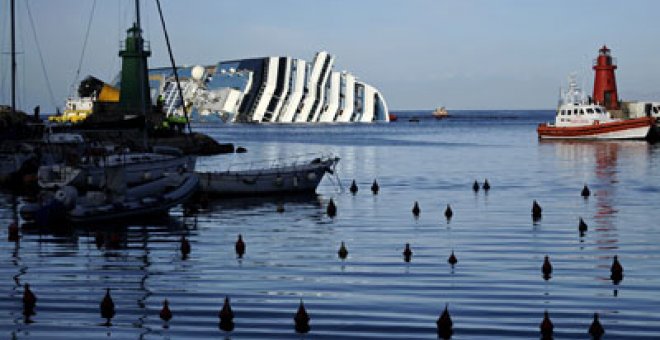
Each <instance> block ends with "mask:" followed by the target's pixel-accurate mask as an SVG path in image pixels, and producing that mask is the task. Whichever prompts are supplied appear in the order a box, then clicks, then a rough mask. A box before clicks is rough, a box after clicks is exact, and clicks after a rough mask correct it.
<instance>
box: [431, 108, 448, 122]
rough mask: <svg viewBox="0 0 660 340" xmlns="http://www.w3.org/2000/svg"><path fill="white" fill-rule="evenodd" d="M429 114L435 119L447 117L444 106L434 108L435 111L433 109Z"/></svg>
mask: <svg viewBox="0 0 660 340" xmlns="http://www.w3.org/2000/svg"><path fill="white" fill-rule="evenodd" d="M431 114H432V115H433V117H435V118H437V119H442V118H446V117H449V112H447V109H445V107H444V106H441V107H438V108H436V109H435V111H433V113H431Z"/></svg>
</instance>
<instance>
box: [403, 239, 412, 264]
mask: <svg viewBox="0 0 660 340" xmlns="http://www.w3.org/2000/svg"><path fill="white" fill-rule="evenodd" d="M412 254H413V252H412V250H410V243H406V249H404V250H403V260H404V261H406V262H410V260H411V259H412Z"/></svg>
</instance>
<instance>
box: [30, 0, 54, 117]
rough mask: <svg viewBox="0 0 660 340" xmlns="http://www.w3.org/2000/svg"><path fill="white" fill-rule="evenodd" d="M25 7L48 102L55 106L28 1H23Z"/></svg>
mask: <svg viewBox="0 0 660 340" xmlns="http://www.w3.org/2000/svg"><path fill="white" fill-rule="evenodd" d="M25 7H26V8H27V14H28V18H29V19H30V26H31V27H32V36H33V38H34V43H35V44H36V45H37V52H39V60H40V61H41V71H42V72H43V73H44V79H45V80H46V88H47V89H48V95H49V96H50V103H51V105H53V106H57V102H56V101H55V96H54V95H53V88H52V86H50V79H49V78H48V72H46V63H45V62H44V56H43V53H41V46H40V44H39V39H37V29H36V28H35V27H34V19H32V11H30V2H29V1H25Z"/></svg>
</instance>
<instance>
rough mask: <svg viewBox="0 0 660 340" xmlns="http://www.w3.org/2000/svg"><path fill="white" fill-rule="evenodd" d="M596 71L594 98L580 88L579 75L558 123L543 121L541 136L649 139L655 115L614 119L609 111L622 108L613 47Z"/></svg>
mask: <svg viewBox="0 0 660 340" xmlns="http://www.w3.org/2000/svg"><path fill="white" fill-rule="evenodd" d="M593 69H594V70H595V71H596V76H595V78H594V92H593V100H592V98H587V97H586V95H585V94H584V92H582V91H581V90H580V88H579V87H578V86H577V83H576V81H575V77H571V78H570V80H569V87H568V90H567V91H566V92H565V93H562V98H561V100H560V105H559V108H558V109H557V114H556V117H555V123H554V124H551V123H543V124H540V125H539V126H538V128H537V130H536V131H537V132H538V135H539V138H540V139H645V138H647V136H648V135H649V132H650V131H651V128H652V127H653V126H654V124H655V118H653V117H641V118H633V119H616V118H612V116H611V114H610V112H609V111H608V110H619V100H618V94H617V89H616V78H615V76H614V70H615V69H616V65H615V64H614V63H613V61H612V56H611V55H610V49H609V48H607V46H603V47H602V48H601V49H600V51H599V55H598V59H596V62H595V63H594V66H593Z"/></svg>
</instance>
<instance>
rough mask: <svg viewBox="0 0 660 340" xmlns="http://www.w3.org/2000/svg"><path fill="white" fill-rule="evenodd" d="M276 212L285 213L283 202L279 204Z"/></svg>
mask: <svg viewBox="0 0 660 340" xmlns="http://www.w3.org/2000/svg"><path fill="white" fill-rule="evenodd" d="M275 211H277V212H278V213H283V212H284V204H283V203H282V202H279V203H277V208H275Z"/></svg>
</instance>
